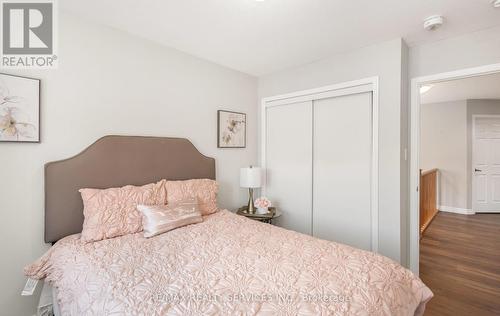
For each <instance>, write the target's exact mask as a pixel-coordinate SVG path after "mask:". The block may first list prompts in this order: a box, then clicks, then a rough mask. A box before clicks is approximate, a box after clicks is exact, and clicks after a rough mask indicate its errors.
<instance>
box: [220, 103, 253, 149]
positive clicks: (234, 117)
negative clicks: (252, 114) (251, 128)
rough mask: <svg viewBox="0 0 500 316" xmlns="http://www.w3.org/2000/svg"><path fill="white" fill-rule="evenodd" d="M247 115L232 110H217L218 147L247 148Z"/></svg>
mask: <svg viewBox="0 0 500 316" xmlns="http://www.w3.org/2000/svg"><path fill="white" fill-rule="evenodd" d="M246 138H247V115H246V114H245V113H239V112H231V111H222V110H219V111H217V147H218V148H245V147H246V145H247V144H246Z"/></svg>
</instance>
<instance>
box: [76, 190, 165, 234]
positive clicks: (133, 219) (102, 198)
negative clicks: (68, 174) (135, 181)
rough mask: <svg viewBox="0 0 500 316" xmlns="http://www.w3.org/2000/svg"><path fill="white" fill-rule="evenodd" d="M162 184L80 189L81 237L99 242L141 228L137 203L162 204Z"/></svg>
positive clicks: (140, 216) (137, 230)
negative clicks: (82, 219) (81, 208)
mask: <svg viewBox="0 0 500 316" xmlns="http://www.w3.org/2000/svg"><path fill="white" fill-rule="evenodd" d="M164 183H165V181H160V182H158V183H151V184H146V185H143V186H141V187H137V186H133V185H127V186H124V187H121V188H110V189H104V190H100V189H80V190H79V192H80V193H81V195H82V200H83V215H84V222H83V230H82V235H81V240H82V241H84V242H91V241H98V240H102V239H107V238H113V237H118V236H122V235H127V234H133V233H137V232H140V231H142V215H141V213H140V212H139V211H138V210H137V205H138V204H146V205H155V204H160V203H164V201H163V200H165V194H162V193H161V189H160V188H161V186H163V185H164Z"/></svg>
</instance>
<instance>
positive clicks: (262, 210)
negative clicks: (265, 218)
mask: <svg viewBox="0 0 500 316" xmlns="http://www.w3.org/2000/svg"><path fill="white" fill-rule="evenodd" d="M256 213H257V214H260V215H263V214H267V213H269V208H268V207H258V208H257V212H256Z"/></svg>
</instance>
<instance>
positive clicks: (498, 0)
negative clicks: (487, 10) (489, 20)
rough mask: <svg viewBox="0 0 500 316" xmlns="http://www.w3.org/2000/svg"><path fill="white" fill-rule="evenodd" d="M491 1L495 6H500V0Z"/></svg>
mask: <svg viewBox="0 0 500 316" xmlns="http://www.w3.org/2000/svg"><path fill="white" fill-rule="evenodd" d="M491 3H492V4H493V7H494V8H500V0H493V1H491Z"/></svg>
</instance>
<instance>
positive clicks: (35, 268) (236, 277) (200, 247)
mask: <svg viewBox="0 0 500 316" xmlns="http://www.w3.org/2000/svg"><path fill="white" fill-rule="evenodd" d="M25 273H26V274H27V275H29V276H31V277H34V278H44V277H46V280H47V281H49V282H50V283H51V284H52V285H53V286H55V287H56V288H57V300H58V302H59V306H60V308H61V314H62V315H254V314H262V315H421V314H422V313H423V310H424V307H425V303H426V302H427V301H428V300H429V299H430V298H431V297H432V292H431V291H430V290H429V289H428V288H427V287H426V286H425V285H424V284H423V283H422V282H421V281H420V279H418V278H417V277H415V276H414V275H413V274H412V273H411V272H410V271H408V270H406V269H405V268H403V267H402V266H400V265H399V264H397V263H396V262H394V261H392V260H390V259H388V258H386V257H383V256H380V255H377V254H374V253H371V252H367V251H363V250H359V249H355V248H352V247H349V246H345V245H342V244H338V243H334V242H329V241H324V240H319V239H316V238H313V237H310V236H306V235H303V234H299V233H296V232H293V231H288V230H285V229H281V228H278V227H275V226H272V225H269V224H263V223H259V222H255V221H251V220H249V219H246V218H244V217H242V216H238V215H234V214H232V213H231V212H228V211H220V212H217V213H215V214H212V215H209V216H206V217H205V218H204V221H203V222H202V223H199V224H195V225H189V226H185V227H182V228H179V229H175V230H173V231H170V232H167V233H164V234H161V235H159V236H155V237H153V238H149V239H146V238H144V237H143V236H142V234H141V233H137V234H131V235H126V236H121V237H117V238H113V239H107V240H102V241H98V242H94V243H82V242H81V241H80V239H79V235H72V236H68V237H66V238H64V239H62V240H60V241H59V242H58V243H57V244H56V245H54V246H53V247H52V248H51V249H50V250H49V251H48V252H47V253H46V254H45V255H44V256H43V257H41V258H40V259H38V260H37V261H36V262H35V263H33V264H32V265H30V266H28V267H26V269H25Z"/></svg>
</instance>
